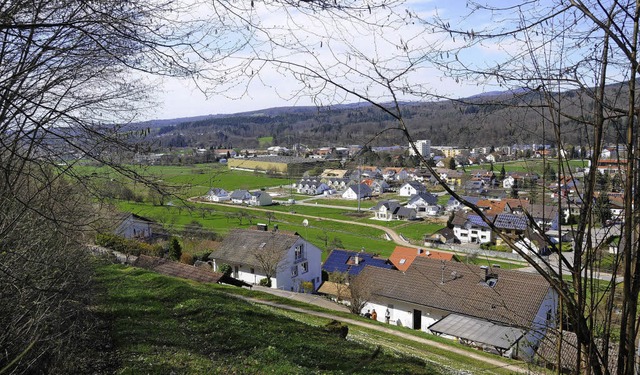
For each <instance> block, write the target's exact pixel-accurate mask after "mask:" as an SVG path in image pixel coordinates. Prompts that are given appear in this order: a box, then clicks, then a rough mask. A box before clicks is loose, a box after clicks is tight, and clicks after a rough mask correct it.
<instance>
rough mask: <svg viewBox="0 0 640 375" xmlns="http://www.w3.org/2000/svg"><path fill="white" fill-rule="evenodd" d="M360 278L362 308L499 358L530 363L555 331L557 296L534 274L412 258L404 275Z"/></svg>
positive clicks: (383, 272) (370, 271)
mask: <svg viewBox="0 0 640 375" xmlns="http://www.w3.org/2000/svg"><path fill="white" fill-rule="evenodd" d="M358 277H364V278H365V280H367V283H368V284H369V285H371V292H372V296H371V299H370V302H369V303H367V305H366V306H365V307H364V309H363V310H367V309H376V310H377V311H385V310H386V309H389V311H390V315H391V319H390V323H391V324H396V325H399V326H405V327H411V328H413V329H416V330H422V331H427V332H431V333H435V334H438V335H443V336H445V337H450V338H457V339H459V340H460V341H461V342H466V343H468V344H470V345H473V346H479V347H483V348H487V349H491V350H495V351H497V352H498V353H500V354H503V355H509V356H514V357H519V358H523V359H527V360H530V359H532V358H533V354H534V348H536V347H537V346H538V344H539V342H540V340H542V338H543V337H544V334H545V332H546V330H547V328H552V327H555V321H556V320H555V317H556V306H557V295H556V293H555V292H554V291H553V289H552V288H551V287H550V286H549V284H548V283H547V282H546V281H545V280H544V279H543V278H542V277H541V276H539V275H537V274H533V273H526V272H518V271H511V270H502V269H493V270H489V269H488V268H486V267H485V268H481V267H473V266H469V265H467V264H462V263H456V262H447V261H441V260H434V259H429V258H427V257H416V258H415V259H414V261H413V263H412V264H411V266H410V267H409V268H408V269H407V270H406V271H405V272H401V271H396V270H388V269H382V268H376V267H366V268H365V269H364V270H363V271H362V272H361V273H360V275H359V276H358ZM379 319H380V320H381V319H382V318H379Z"/></svg>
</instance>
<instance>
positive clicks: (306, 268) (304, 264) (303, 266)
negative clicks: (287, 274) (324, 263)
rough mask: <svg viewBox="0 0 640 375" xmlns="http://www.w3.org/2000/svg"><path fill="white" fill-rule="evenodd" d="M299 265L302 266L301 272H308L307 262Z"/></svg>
mask: <svg viewBox="0 0 640 375" xmlns="http://www.w3.org/2000/svg"><path fill="white" fill-rule="evenodd" d="M301 267H302V273H307V272H309V262H304V263H302V265H301Z"/></svg>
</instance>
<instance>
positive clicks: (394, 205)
mask: <svg viewBox="0 0 640 375" xmlns="http://www.w3.org/2000/svg"><path fill="white" fill-rule="evenodd" d="M370 210H371V211H373V212H374V215H375V216H374V219H376V220H385V221H391V220H415V218H416V210H415V209H413V208H407V207H403V206H401V205H400V203H398V201H394V200H390V201H380V202H378V204H377V205H375V206H374V207H371V208H370Z"/></svg>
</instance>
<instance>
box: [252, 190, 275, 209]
mask: <svg viewBox="0 0 640 375" xmlns="http://www.w3.org/2000/svg"><path fill="white" fill-rule="evenodd" d="M248 204H249V205H250V206H270V205H272V204H273V198H271V195H269V193H267V192H266V191H254V192H252V193H251V197H250V198H249V202H248Z"/></svg>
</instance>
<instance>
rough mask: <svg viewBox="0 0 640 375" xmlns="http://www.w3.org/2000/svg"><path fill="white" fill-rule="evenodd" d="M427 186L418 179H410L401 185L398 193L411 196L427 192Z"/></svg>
mask: <svg viewBox="0 0 640 375" xmlns="http://www.w3.org/2000/svg"><path fill="white" fill-rule="evenodd" d="M426 192H427V187H426V186H424V185H422V184H421V183H419V182H418V181H408V182H406V183H405V184H404V185H402V186H401V187H400V189H399V190H398V195H399V196H401V197H410V196H412V195H416V194H419V193H426Z"/></svg>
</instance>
